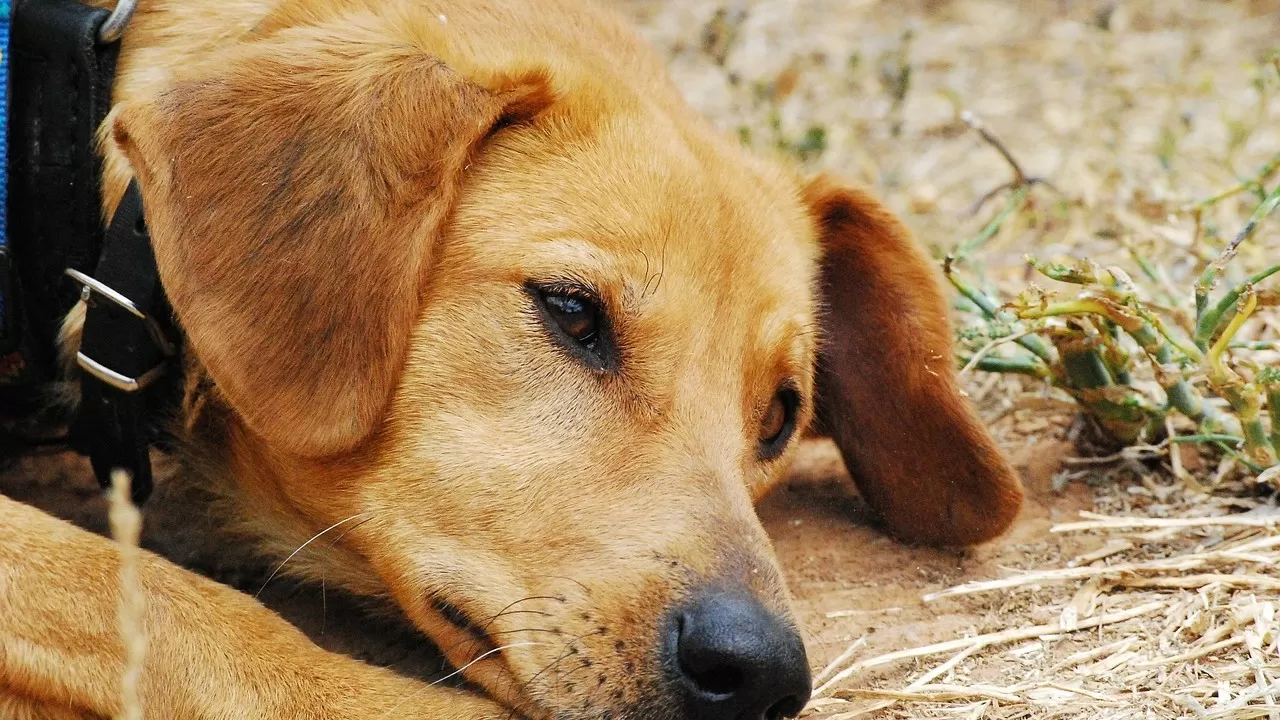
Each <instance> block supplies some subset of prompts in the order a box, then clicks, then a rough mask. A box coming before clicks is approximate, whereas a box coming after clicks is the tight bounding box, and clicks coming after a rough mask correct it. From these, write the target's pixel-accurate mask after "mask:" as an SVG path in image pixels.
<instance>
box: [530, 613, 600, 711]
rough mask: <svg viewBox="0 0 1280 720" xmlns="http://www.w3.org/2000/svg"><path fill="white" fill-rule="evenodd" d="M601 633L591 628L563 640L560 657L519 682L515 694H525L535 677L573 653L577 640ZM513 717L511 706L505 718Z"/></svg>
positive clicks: (540, 675) (538, 676) (535, 679)
mask: <svg viewBox="0 0 1280 720" xmlns="http://www.w3.org/2000/svg"><path fill="white" fill-rule="evenodd" d="M603 634H604V632H603V631H602V630H593V631H592V632H589V633H583V634H582V635H578V636H577V637H573V638H570V639H569V640H568V641H566V642H565V644H564V645H563V647H565V648H567V649H566V650H565V651H564V652H563V653H561V654H560V657H557V658H556V659H555V660H552V661H551V662H550V663H549V664H547V666H546V667H544V668H542V669H541V670H539V671H538V672H536V673H534V675H533V677H531V678H529V679H528V680H526V681H525V682H524V683H523V684H521V685H520V689H519V690H517V691H516V695H517V696H523V695H525V694H527V693H528V691H529V687H530V686H531V685H533V683H534V682H535V681H537V679H538V678H540V677H542V676H543V675H544V674H545V673H547V672H548V671H549V670H551V669H553V668H555V667H556V666H557V665H559V664H560V663H561V662H563V661H564V660H565V658H567V657H569V656H570V655H573V654H574V653H575V652H576V649H575V648H574V645H575V644H576V643H578V642H579V641H581V640H582V639H583V638H589V637H593V636H595V635H603ZM544 644H545V643H544ZM543 685H546V683H545V682H544V683H543ZM514 717H515V709H514V708H513V709H512V710H511V712H510V713H508V714H507V717H506V720H512V718H514Z"/></svg>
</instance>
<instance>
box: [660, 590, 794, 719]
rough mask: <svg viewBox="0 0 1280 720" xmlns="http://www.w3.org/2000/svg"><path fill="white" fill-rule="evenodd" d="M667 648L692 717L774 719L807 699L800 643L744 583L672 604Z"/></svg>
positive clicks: (791, 630)
mask: <svg viewBox="0 0 1280 720" xmlns="http://www.w3.org/2000/svg"><path fill="white" fill-rule="evenodd" d="M673 620H674V621H673V622H672V623H671V630H670V633H671V637H670V638H669V640H668V645H667V647H668V648H669V652H670V653H671V655H672V657H671V658H669V661H670V662H669V666H671V667H674V669H675V672H674V673H673V674H674V675H675V678H674V683H675V684H676V686H677V688H676V690H677V692H678V693H679V694H680V695H682V696H683V698H684V700H685V703H686V706H687V707H688V708H689V711H690V717H692V718H696V720H780V719H781V718H786V717H794V716H796V715H797V714H799V712H800V710H802V709H803V708H804V705H805V703H807V702H808V701H809V691H810V680H809V664H808V659H807V657H806V655H805V650H804V643H803V642H802V641H801V639H800V636H799V635H798V634H797V633H796V631H795V629H794V628H792V627H791V625H790V623H788V622H787V621H786V620H785V619H784V618H782V617H781V616H779V615H777V614H776V613H773V612H770V611H769V610H768V609H766V608H765V607H764V605H762V604H761V603H760V601H759V600H757V599H756V598H755V597H754V596H753V595H752V594H751V593H750V592H749V591H748V590H746V589H745V588H743V589H734V590H716V591H711V592H705V593H702V594H699V595H697V596H695V599H694V600H693V601H691V602H689V603H687V604H685V605H684V606H682V607H681V608H679V609H678V610H676V611H675V615H674V617H673Z"/></svg>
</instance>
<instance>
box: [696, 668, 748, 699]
mask: <svg viewBox="0 0 1280 720" xmlns="http://www.w3.org/2000/svg"><path fill="white" fill-rule="evenodd" d="M682 669H683V670H684V672H685V674H686V675H688V676H689V679H690V680H692V681H693V684H694V685H696V686H697V687H698V689H699V690H701V691H703V692H705V693H707V694H708V695H732V694H733V693H735V692H737V691H738V689H739V688H741V687H742V671H740V670H738V669H737V668H734V667H729V666H728V665H717V666H714V667H711V668H708V669H706V670H701V671H699V670H694V669H692V668H689V667H684V668H682Z"/></svg>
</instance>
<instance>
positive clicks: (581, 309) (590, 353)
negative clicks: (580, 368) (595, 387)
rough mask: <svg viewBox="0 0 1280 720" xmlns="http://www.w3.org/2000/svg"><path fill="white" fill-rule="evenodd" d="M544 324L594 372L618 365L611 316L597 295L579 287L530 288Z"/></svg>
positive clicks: (553, 335) (557, 339)
mask: <svg viewBox="0 0 1280 720" xmlns="http://www.w3.org/2000/svg"><path fill="white" fill-rule="evenodd" d="M530 293H531V294H532V295H533V297H534V299H535V300H536V301H537V304H538V306H539V309H540V310H541V315H542V319H543V322H544V323H545V324H546V325H547V328H548V330H550V331H551V335H552V337H554V338H555V339H556V341H558V342H559V343H560V344H561V345H562V346H564V348H565V349H566V350H568V351H569V352H570V353H571V354H573V356H574V357H576V358H578V359H579V360H581V361H582V362H583V363H585V364H586V365H588V366H589V367H591V368H593V369H595V370H611V369H613V368H614V367H615V366H616V358H615V357H614V355H615V352H614V347H613V341H612V337H610V335H609V327H608V317H607V316H606V315H605V313H604V310H603V309H601V307H600V302H599V300H597V299H596V298H595V296H594V295H593V294H591V293H589V292H587V291H586V290H583V289H580V288H576V287H574V288H560V287H554V288H547V287H531V288H530Z"/></svg>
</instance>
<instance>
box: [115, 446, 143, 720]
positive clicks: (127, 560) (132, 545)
mask: <svg viewBox="0 0 1280 720" xmlns="http://www.w3.org/2000/svg"><path fill="white" fill-rule="evenodd" d="M129 485H130V477H129V474H128V473H126V472H124V471H123V470H116V471H114V472H112V473H111V493H110V510H109V519H110V523H111V535H112V537H113V538H115V541H116V543H117V547H118V548H119V552H120V574H119V583H120V606H119V620H118V623H119V628H120V638H121V641H122V642H123V644H124V656H125V663H124V672H123V674H122V675H121V678H120V714H119V716H118V717H119V718H120V720H142V700H141V697H140V695H139V685H140V683H141V680H142V670H143V667H144V665H145V661H146V653H147V635H146V628H145V626H144V621H145V617H146V598H145V597H144V595H143V590H142V582H141V580H140V578H139V576H138V561H139V555H140V551H139V549H138V543H139V538H140V537H141V535H142V514H141V513H140V512H139V511H138V508H137V506H136V505H134V504H133V501H132V500H131V499H130V495H129Z"/></svg>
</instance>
